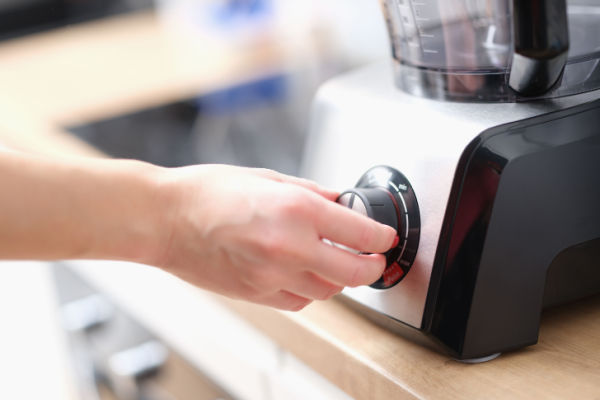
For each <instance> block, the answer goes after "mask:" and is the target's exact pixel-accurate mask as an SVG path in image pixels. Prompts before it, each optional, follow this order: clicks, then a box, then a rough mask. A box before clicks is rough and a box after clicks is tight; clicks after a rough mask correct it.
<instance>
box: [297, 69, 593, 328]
mask: <svg viewBox="0 0 600 400" xmlns="http://www.w3.org/2000/svg"><path fill="white" fill-rule="evenodd" d="M599 96H600V92H599V91H596V92H591V93H587V94H581V95H577V96H570V97H565V98H561V99H554V100H546V101H536V102H530V103H519V104H517V103H458V102H442V101H436V100H429V99H424V98H419V97H415V96H411V95H409V94H406V93H403V92H401V91H400V90H398V89H396V87H395V86H394V81H393V73H392V66H391V63H390V62H387V61H386V62H380V63H377V64H374V65H370V66H367V67H365V68H362V69H360V70H357V71H354V72H351V73H349V74H346V75H344V76H341V77H338V78H335V79H333V80H331V81H329V82H328V83H326V84H325V85H324V86H323V87H322V88H321V90H320V91H319V93H318V95H317V98H316V100H315V103H314V107H313V114H312V117H311V129H310V133H309V138H308V142H307V146H306V149H305V155H304V161H303V167H302V175H303V176H304V177H307V178H310V179H313V180H315V181H317V182H319V183H321V184H323V185H325V186H329V187H331V188H334V189H337V190H340V191H343V190H345V189H348V188H352V187H354V185H355V184H356V182H357V180H358V179H359V178H360V177H361V176H362V175H363V173H364V172H366V171H367V170H368V169H369V168H371V167H373V166H375V165H389V166H391V167H394V168H396V169H398V170H399V171H401V172H402V173H403V174H404V175H406V177H407V178H408V179H409V181H410V182H411V184H412V185H413V188H414V191H415V194H416V196H417V200H418V203H419V207H420V209H421V224H422V227H421V241H420V245H419V250H418V253H417V257H416V259H415V264H414V265H413V267H412V268H411V270H410V272H409V273H408V275H407V277H406V278H405V279H404V280H403V281H402V282H401V283H400V284H398V285H397V286H395V287H393V288H392V289H390V290H385V291H384V290H377V289H372V288H370V287H360V288H355V289H346V290H344V295H346V296H348V297H350V298H352V299H354V300H356V301H358V302H360V303H362V304H364V305H366V306H368V307H370V308H371V309H373V310H375V311H378V312H381V313H384V314H386V315H389V316H391V317H394V318H396V319H398V320H401V321H403V322H404V323H407V324H409V325H411V326H413V327H415V328H420V327H421V324H422V319H423V310H424V307H425V300H426V297H427V290H428V287H429V281H430V277H431V270H432V266H433V261H434V257H435V253H436V249H437V243H438V239H439V236H440V231H441V227H442V222H443V218H444V213H445V211H446V204H447V202H448V197H449V194H450V189H451V186H452V181H453V177H454V173H455V170H456V166H457V164H458V161H459V158H460V156H461V154H462V152H463V151H464V149H465V147H466V146H467V145H468V144H469V143H470V142H471V141H472V140H473V139H474V138H476V137H477V136H478V135H479V134H480V133H481V132H483V131H484V130H486V129H488V128H491V127H494V126H498V125H501V124H505V123H509V122H513V121H517V120H521V119H525V118H530V117H534V116H536V115H540V114H543V113H547V112H551V111H554V110H559V109H563V108H567V107H571V106H574V105H577V104H581V103H584V102H586V101H589V100H591V99H594V98H598V97H599Z"/></svg>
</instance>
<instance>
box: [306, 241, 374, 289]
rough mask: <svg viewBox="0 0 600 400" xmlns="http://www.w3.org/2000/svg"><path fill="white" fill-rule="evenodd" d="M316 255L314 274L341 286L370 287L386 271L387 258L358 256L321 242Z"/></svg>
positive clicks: (371, 255) (370, 255)
mask: <svg viewBox="0 0 600 400" xmlns="http://www.w3.org/2000/svg"><path fill="white" fill-rule="evenodd" d="M315 253H316V254H315V256H316V260H315V261H314V262H313V263H311V265H315V270H313V272H314V273H316V274H317V275H320V276H322V277H323V278H325V279H326V280H328V281H331V282H333V283H334V284H337V285H339V286H349V287H357V286H362V285H370V284H372V283H373V282H375V281H377V280H378V279H379V278H380V277H381V275H382V274H383V270H384V269H385V256H383V255H381V254H369V255H366V254H360V255H357V254H352V253H349V252H347V251H345V250H341V249H338V248H336V247H333V246H330V245H328V244H325V243H321V242H320V243H319V245H318V247H317V251H316V252H315Z"/></svg>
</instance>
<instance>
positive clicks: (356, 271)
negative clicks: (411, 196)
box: [152, 165, 397, 310]
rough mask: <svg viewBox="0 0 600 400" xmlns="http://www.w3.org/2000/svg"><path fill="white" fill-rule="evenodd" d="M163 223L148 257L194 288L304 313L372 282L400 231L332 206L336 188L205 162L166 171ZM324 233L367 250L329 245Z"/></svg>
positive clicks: (161, 186)
mask: <svg viewBox="0 0 600 400" xmlns="http://www.w3.org/2000/svg"><path fill="white" fill-rule="evenodd" d="M158 193H159V196H160V197H162V198H163V199H164V202H163V203H162V204H163V206H162V210H161V212H163V220H162V222H161V224H162V225H163V226H164V227H165V228H166V229H167V231H166V238H167V239H166V242H165V243H162V244H161V245H160V246H159V247H160V251H159V252H158V253H157V254H156V259H155V260H154V262H152V263H153V264H154V265H158V266H160V267H162V268H163V269H165V270H166V271H169V272H171V273H173V274H175V275H177V276H179V277H180V278H182V279H184V280H186V281H188V282H190V283H192V284H195V285H197V286H199V287H202V288H205V289H208V290H211V291H214V292H218V293H221V294H224V295H226V296H229V297H232V298H239V299H244V300H248V301H251V302H255V303H260V304H265V305H269V306H273V307H277V308H281V309H284V310H300V309H302V308H304V307H305V306H306V305H308V304H309V303H310V302H311V301H312V300H315V299H316V300H325V299H328V298H330V297H331V296H333V295H335V294H337V293H339V292H340V291H341V290H342V289H343V287H345V286H351V287H355V286H360V285H367V284H371V283H373V282H375V281H376V280H377V279H379V277H380V276H381V274H382V273H383V269H384V267H385V258H384V256H382V255H381V254H377V253H383V252H385V251H387V250H389V249H390V248H391V246H392V243H393V242H394V240H395V238H396V235H397V233H396V232H395V230H394V229H393V228H391V227H388V226H385V225H382V224H379V223H377V222H375V221H373V220H371V219H369V218H366V217H364V216H361V215H359V214H357V213H355V212H353V211H351V210H349V209H347V208H345V207H343V206H340V205H339V204H337V203H335V199H336V197H337V193H335V192H331V191H328V190H326V189H323V188H321V187H319V186H318V185H316V184H315V183H313V182H310V181H306V180H302V179H299V178H294V177H290V176H286V175H282V174H279V173H276V172H274V171H269V170H262V169H247V168H238V167H230V166H218V165H203V166H194V167H186V168H180V169H172V170H167V171H166V172H164V175H163V177H162V179H161V184H160V187H159V191H158ZM323 238H327V239H329V240H331V241H333V242H336V243H340V244H343V245H346V246H348V247H350V248H353V249H356V250H360V251H362V252H365V253H374V254H372V255H356V254H352V253H350V252H347V251H345V250H341V249H339V248H336V247H333V246H331V245H328V244H326V243H324V242H323V241H322V239H323Z"/></svg>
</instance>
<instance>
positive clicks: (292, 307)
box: [287, 299, 312, 312]
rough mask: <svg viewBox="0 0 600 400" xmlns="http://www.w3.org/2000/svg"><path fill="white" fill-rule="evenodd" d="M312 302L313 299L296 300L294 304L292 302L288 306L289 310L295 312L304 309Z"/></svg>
mask: <svg viewBox="0 0 600 400" xmlns="http://www.w3.org/2000/svg"><path fill="white" fill-rule="evenodd" d="M310 303H312V301H311V300H308V299H302V300H299V301H295V302H294V303H293V304H290V305H289V307H287V310H288V311H293V312H298V311H302V310H303V309H305V308H306V306H308V305H309V304H310Z"/></svg>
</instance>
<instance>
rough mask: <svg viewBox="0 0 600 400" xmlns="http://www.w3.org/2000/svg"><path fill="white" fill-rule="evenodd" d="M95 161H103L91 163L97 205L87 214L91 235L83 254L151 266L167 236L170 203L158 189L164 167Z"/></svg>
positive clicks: (113, 161)
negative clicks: (166, 201)
mask: <svg viewBox="0 0 600 400" xmlns="http://www.w3.org/2000/svg"><path fill="white" fill-rule="evenodd" d="M98 162H100V163H104V165H90V171H91V173H92V174H93V175H96V176H95V178H94V179H92V182H93V183H92V185H94V186H95V188H93V189H92V193H95V194H96V196H97V197H96V198H95V199H91V201H93V202H94V203H95V204H96V207H94V208H93V209H91V208H90V209H91V211H92V212H93V214H92V215H90V216H89V221H90V230H91V231H92V232H93V235H94V236H93V238H92V239H91V245H90V247H89V248H88V254H86V255H85V257H83V258H100V259H114V260H123V261H131V262H138V263H143V264H150V265H153V261H154V260H155V259H156V254H157V253H158V252H159V251H160V245H161V243H162V242H163V241H164V240H165V239H164V237H165V236H166V232H165V231H166V230H165V225H164V221H165V218H166V216H165V210H168V207H167V206H166V204H165V202H164V201H163V200H162V197H163V196H161V194H160V190H159V188H160V181H161V178H160V177H161V176H162V175H163V174H164V173H165V168H162V167H158V166H155V165H152V164H148V163H144V162H140V161H133V160H109V161H98ZM99 170H101V171H102V173H101V174H97V172H96V171H99ZM90 197H91V196H90Z"/></svg>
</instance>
